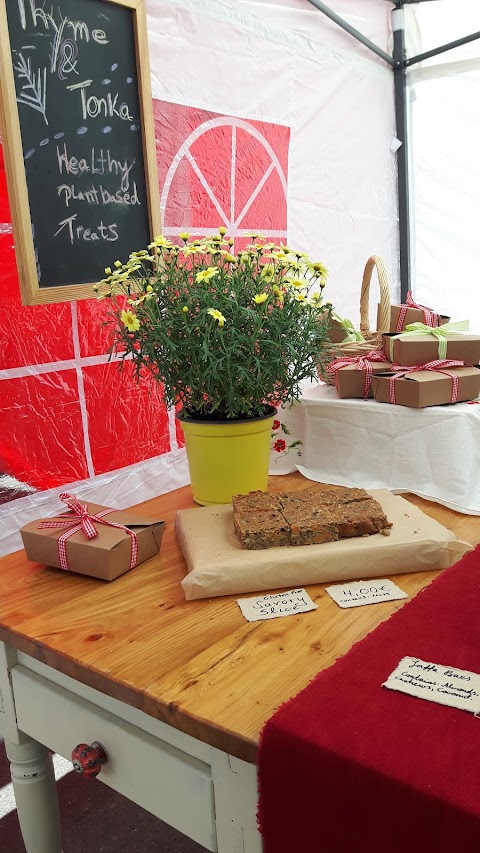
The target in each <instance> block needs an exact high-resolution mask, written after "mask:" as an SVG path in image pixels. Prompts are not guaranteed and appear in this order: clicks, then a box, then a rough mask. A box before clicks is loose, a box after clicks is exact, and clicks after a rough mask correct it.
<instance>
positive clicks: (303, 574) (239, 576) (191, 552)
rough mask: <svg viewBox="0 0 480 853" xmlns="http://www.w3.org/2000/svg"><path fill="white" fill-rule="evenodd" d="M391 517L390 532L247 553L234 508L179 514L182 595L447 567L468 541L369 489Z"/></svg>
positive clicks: (397, 500)
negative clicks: (183, 571)
mask: <svg viewBox="0 0 480 853" xmlns="http://www.w3.org/2000/svg"><path fill="white" fill-rule="evenodd" d="M369 494H371V495H372V496H373V497H374V498H376V500H378V501H379V503H380V504H381V505H382V507H383V509H384V512H385V513H386V515H387V517H388V519H389V520H390V521H391V522H392V524H393V527H392V529H391V533H390V536H383V535H382V534H380V533H377V534H375V535H374V536H366V537H358V538H355V539H342V540H339V541H338V542H327V543H326V544H324V545H303V546H298V547H292V546H286V547H282V548H269V549H266V550H265V551H246V550H244V549H243V548H242V547H241V545H240V542H239V541H238V539H237V537H236V535H235V531H234V529H233V510H232V508H231V506H215V507H202V508H198V509H184V510H179V512H177V516H176V520H175V531H176V534H177V538H178V541H179V543H180V547H181V549H182V552H183V555H184V557H185V560H186V563H187V566H188V575H187V576H186V577H185V578H184V579H183V581H182V586H183V590H184V592H185V597H186V598H187V600H191V599H196V598H212V597H215V596H218V595H235V594H239V593H244V592H261V591H263V590H273V589H279V588H285V587H287V588H288V587H298V586H308V584H314V583H327V582H329V583H331V582H335V581H343V580H354V579H355V578H373V577H388V576H389V575H395V574H403V573H404V572H419V571H429V570H431V569H446V568H448V566H451V565H453V563H456V562H457V560H459V559H460V558H461V557H462V556H463V555H464V554H466V553H467V551H471V550H472V546H471V545H469V544H468V543H467V542H461V541H460V540H458V539H457V538H456V537H455V536H454V535H453V533H451V531H450V530H447V529H446V528H445V527H442V525H441V524H439V523H438V522H437V521H434V520H433V519H432V518H430V517H429V516H427V515H425V514H424V513H423V512H421V510H419V509H418V508H417V507H416V506H414V505H413V504H411V503H409V502H408V501H406V500H405V499H404V498H401V497H400V496H399V495H393V494H392V493H391V492H388V491H386V490H385V489H375V490H373V491H370V490H369Z"/></svg>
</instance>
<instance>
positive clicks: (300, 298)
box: [294, 293, 307, 302]
mask: <svg viewBox="0 0 480 853" xmlns="http://www.w3.org/2000/svg"><path fill="white" fill-rule="evenodd" d="M294 298H295V299H296V301H297V302H306V300H307V297H306V296H305V294H304V293H296V294H295V297H294Z"/></svg>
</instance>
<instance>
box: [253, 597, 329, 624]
mask: <svg viewBox="0 0 480 853" xmlns="http://www.w3.org/2000/svg"><path fill="white" fill-rule="evenodd" d="M237 604H238V606H239V607H240V610H241V611H242V613H243V615H244V616H245V619H247V621H248V622H257V621H258V620H259V619H275V618H276V617H277V616H294V615H295V614H296V613H305V612H306V611H307V610H316V609H317V606H318V605H316V604H315V603H314V602H313V601H312V599H311V598H310V596H309V595H308V593H307V592H305V590H304V589H290V590H289V591H288V592H275V593H272V594H271V595H262V596H259V597H258V598H239V599H237Z"/></svg>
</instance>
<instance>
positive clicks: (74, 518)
mask: <svg viewBox="0 0 480 853" xmlns="http://www.w3.org/2000/svg"><path fill="white" fill-rule="evenodd" d="M60 500H61V501H63V502H64V503H66V504H67V506H68V507H70V509H71V511H72V513H73V515H72V514H71V513H69V512H64V513H60V515H57V516H55V518H56V519H58V520H57V521H55V520H54V521H42V522H40V524H39V525H38V526H39V528H45V527H68V528H69V529H68V530H66V531H65V533H62V534H61V536H59V538H58V557H59V560H60V566H61V567H62V569H69V565H68V557H67V540H68V539H69V538H70V536H73V534H74V533H78V531H79V530H83V532H84V533H85V535H86V536H87V537H88V539H94V538H95V536H98V530H97V529H96V527H95V524H94V522H97V523H99V524H108V526H109V527H118V528H119V529H120V530H125V532H126V533H128V535H129V536H130V567H129V568H131V569H133V568H134V566H136V565H137V558H138V540H137V537H136V535H135V533H134V532H133V530H130V529H129V528H128V527H125V525H123V524H115V522H114V521H107V520H105V519H104V518H103V516H105V515H108V514H109V513H110V512H115V510H114V509H102V510H100V512H97V513H95V515H90V514H89V512H88V505H87V504H82V503H80V501H79V500H77V498H76V497H75V495H69V494H67V493H66V492H64V493H63V494H61V495H60ZM60 519H62V520H60Z"/></svg>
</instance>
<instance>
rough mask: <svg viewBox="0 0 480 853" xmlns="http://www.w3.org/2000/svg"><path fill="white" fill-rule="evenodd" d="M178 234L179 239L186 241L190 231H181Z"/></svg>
mask: <svg viewBox="0 0 480 853" xmlns="http://www.w3.org/2000/svg"><path fill="white" fill-rule="evenodd" d="M178 236H179V237H180V240H185V243H186V242H187V240H188V238H189V237H190V233H189V232H188V231H182V232H181V234H179V235H178Z"/></svg>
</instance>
